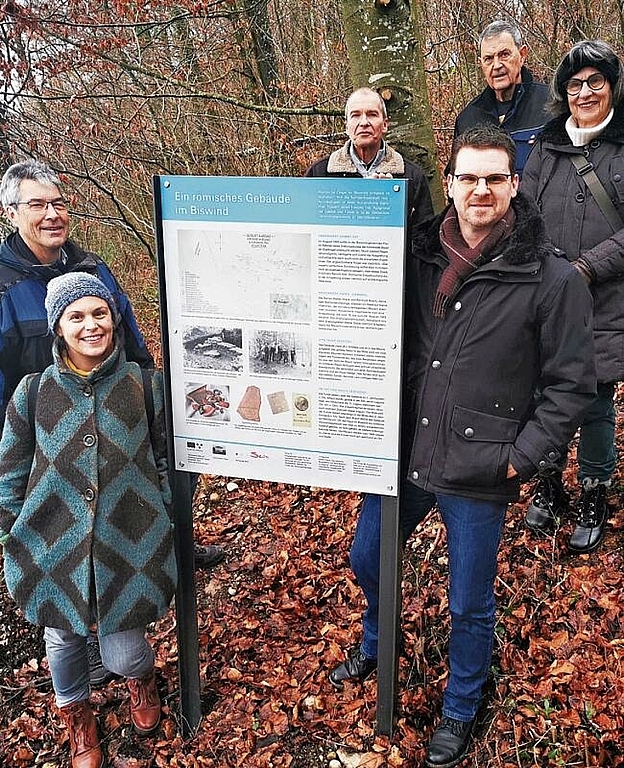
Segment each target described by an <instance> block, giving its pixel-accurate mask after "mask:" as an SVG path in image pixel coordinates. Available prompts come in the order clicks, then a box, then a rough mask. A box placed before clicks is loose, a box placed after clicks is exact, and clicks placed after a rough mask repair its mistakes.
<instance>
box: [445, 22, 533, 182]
mask: <svg viewBox="0 0 624 768" xmlns="http://www.w3.org/2000/svg"><path fill="white" fill-rule="evenodd" d="M479 52H480V56H479V63H480V64H481V69H482V71H483V76H484V77H485V79H486V82H487V87H486V88H485V89H484V90H483V91H482V92H481V93H480V94H479V95H478V96H477V97H476V98H475V99H473V100H472V101H471V102H470V103H469V104H468V106H466V107H465V108H464V109H463V110H462V111H461V112H460V113H459V115H458V116H457V119H456V120H455V134H454V135H455V136H459V134H460V133H463V132H464V131H465V130H466V129H467V128H472V127H474V126H475V125H480V124H488V125H500V126H501V127H502V128H503V130H504V131H506V132H507V133H508V134H509V135H510V136H511V138H512V139H513V140H514V142H515V144H516V172H517V173H518V174H519V176H520V177H522V171H523V169H524V164H525V162H526V159H527V157H528V155H529V152H530V151H531V149H532V147H533V144H534V143H535V139H536V138H537V136H538V134H539V132H540V131H541V129H542V127H543V125H544V123H545V122H546V120H547V119H548V114H547V112H546V109H545V107H546V102H547V100H548V86H547V85H545V84H544V83H537V82H535V81H534V80H533V75H532V74H531V73H530V72H529V70H528V69H527V68H526V67H525V66H524V65H525V62H526V58H527V47H526V45H524V43H523V42H522V35H521V33H520V30H519V29H518V28H517V27H516V26H515V25H514V24H511V23H510V22H508V21H493V22H492V23H491V24H489V25H488V26H487V27H486V28H485V29H484V30H483V32H482V33H481V35H480V36H479Z"/></svg>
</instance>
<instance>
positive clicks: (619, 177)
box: [613, 173, 622, 181]
mask: <svg viewBox="0 0 624 768" xmlns="http://www.w3.org/2000/svg"><path fill="white" fill-rule="evenodd" d="M613 181H622V174H620V173H614V174H613Z"/></svg>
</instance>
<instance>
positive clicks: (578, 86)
mask: <svg viewBox="0 0 624 768" xmlns="http://www.w3.org/2000/svg"><path fill="white" fill-rule="evenodd" d="M606 82H607V78H606V77H605V76H604V75H603V74H602V72H594V74H593V75H590V76H589V77H588V78H586V79H585V80H581V78H580V77H571V78H570V79H569V80H568V82H567V83H566V84H565V89H566V93H567V94H568V96H578V94H579V93H580V92H581V91H582V90H583V86H584V85H585V83H587V87H588V88H589V89H590V90H592V91H601V90H602V89H603V88H604V87H605V83H606Z"/></svg>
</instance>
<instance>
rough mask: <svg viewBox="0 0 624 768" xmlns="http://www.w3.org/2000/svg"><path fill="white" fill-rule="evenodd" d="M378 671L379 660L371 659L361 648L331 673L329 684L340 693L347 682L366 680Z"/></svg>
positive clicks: (353, 651)
mask: <svg viewBox="0 0 624 768" xmlns="http://www.w3.org/2000/svg"><path fill="white" fill-rule="evenodd" d="M376 669H377V659H369V658H367V657H366V656H364V654H363V653H362V651H361V650H360V648H359V646H358V647H357V648H354V649H353V650H352V651H351V653H350V654H349V658H348V659H347V660H346V661H343V662H342V664H340V665H339V666H337V667H336V669H332V671H331V672H330V673H329V682H330V683H331V684H332V685H333V686H334V688H337V689H338V690H339V691H342V690H343V689H344V681H345V680H360V681H362V680H366V678H367V677H368V676H369V675H371V674H372V673H373V672H374V671H375V670H376Z"/></svg>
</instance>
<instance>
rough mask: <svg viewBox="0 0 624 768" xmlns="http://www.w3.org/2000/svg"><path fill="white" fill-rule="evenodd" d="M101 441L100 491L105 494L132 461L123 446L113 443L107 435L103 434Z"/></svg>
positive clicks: (100, 437)
mask: <svg viewBox="0 0 624 768" xmlns="http://www.w3.org/2000/svg"><path fill="white" fill-rule="evenodd" d="M99 440H100V448H99V453H100V470H99V478H98V480H99V484H100V491H101V492H103V491H104V490H105V489H106V488H108V486H109V485H110V484H111V483H114V482H115V480H117V478H118V477H119V476H120V475H121V473H122V472H123V471H124V470H125V469H126V468H127V466H128V464H130V463H131V459H130V457H129V456H128V454H127V453H126V451H125V450H124V449H123V447H122V446H120V445H117V444H116V443H113V442H111V440H109V439H108V438H107V437H106V435H104V434H101V435H100V436H99Z"/></svg>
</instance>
